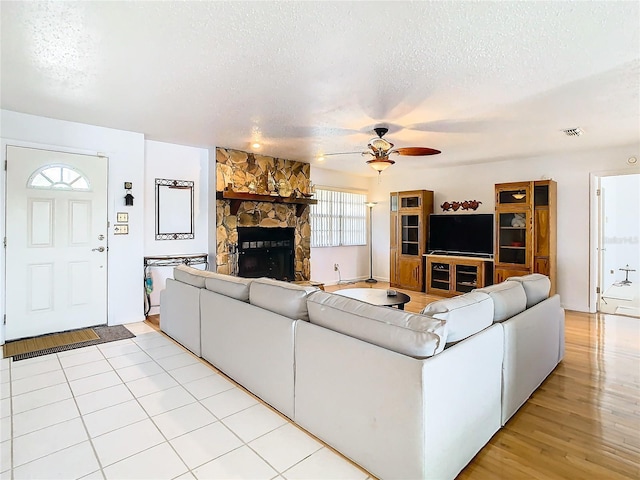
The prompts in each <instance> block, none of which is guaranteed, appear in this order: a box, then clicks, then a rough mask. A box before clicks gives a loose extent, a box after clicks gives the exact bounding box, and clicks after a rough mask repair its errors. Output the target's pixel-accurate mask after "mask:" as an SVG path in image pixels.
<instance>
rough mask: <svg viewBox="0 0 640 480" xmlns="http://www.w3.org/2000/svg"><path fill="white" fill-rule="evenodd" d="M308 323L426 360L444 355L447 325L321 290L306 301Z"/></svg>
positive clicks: (422, 316) (428, 318)
mask: <svg viewBox="0 0 640 480" xmlns="http://www.w3.org/2000/svg"><path fill="white" fill-rule="evenodd" d="M307 306H308V308H309V321H310V322H311V323H313V324H316V325H319V326H321V327H325V328H328V329H330V330H334V331H336V332H339V333H343V334H345V335H349V336H350V337H354V338H357V339H359V340H363V341H365V342H368V343H372V344H374V345H378V346H380V347H384V348H387V349H389V350H392V351H394V352H398V353H402V354H404V355H409V356H411V357H416V358H426V357H431V356H433V355H435V354H436V353H439V352H441V351H442V350H443V349H444V345H445V342H446V338H447V337H446V335H447V333H446V325H445V322H443V321H441V320H437V319H435V318H430V317H427V316H425V315H419V314H415V313H407V312H403V311H401V310H398V309H395V308H390V307H379V306H376V305H371V304H368V303H365V302H361V301H359V300H354V299H352V298H346V297H342V296H340V295H333V294H331V293H327V292H322V291H318V292H315V293H313V294H311V295H309V298H308V299H307Z"/></svg>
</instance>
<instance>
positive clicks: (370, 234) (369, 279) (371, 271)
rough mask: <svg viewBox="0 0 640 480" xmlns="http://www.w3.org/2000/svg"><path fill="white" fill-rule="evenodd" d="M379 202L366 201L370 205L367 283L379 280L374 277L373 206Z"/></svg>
mask: <svg viewBox="0 0 640 480" xmlns="http://www.w3.org/2000/svg"><path fill="white" fill-rule="evenodd" d="M377 204H378V203H377V202H367V203H365V205H366V206H367V207H369V278H367V279H366V280H365V282H367V283H378V281H377V280H376V279H375V278H373V207H375V206H376V205H377Z"/></svg>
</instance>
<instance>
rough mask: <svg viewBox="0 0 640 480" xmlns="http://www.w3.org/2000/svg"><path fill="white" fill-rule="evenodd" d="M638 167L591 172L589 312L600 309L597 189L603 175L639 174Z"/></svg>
mask: <svg viewBox="0 0 640 480" xmlns="http://www.w3.org/2000/svg"><path fill="white" fill-rule="evenodd" d="M638 173H640V171H638V170H637V169H632V170H629V169H624V170H603V171H598V172H591V173H590V174H589V313H596V312H597V311H598V293H597V288H598V286H599V284H600V279H601V278H602V275H601V272H600V271H599V268H600V267H599V262H600V256H599V253H600V248H602V247H601V245H600V241H601V235H600V202H599V200H598V195H597V190H598V188H600V179H601V178H602V177H614V176H615V177H617V176H622V175H637V174H638Z"/></svg>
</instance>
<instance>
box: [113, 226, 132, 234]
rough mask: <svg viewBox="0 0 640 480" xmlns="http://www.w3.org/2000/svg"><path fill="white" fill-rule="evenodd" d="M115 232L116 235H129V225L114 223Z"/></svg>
mask: <svg viewBox="0 0 640 480" xmlns="http://www.w3.org/2000/svg"><path fill="white" fill-rule="evenodd" d="M113 234H114V235H129V225H117V224H116V225H114V226H113Z"/></svg>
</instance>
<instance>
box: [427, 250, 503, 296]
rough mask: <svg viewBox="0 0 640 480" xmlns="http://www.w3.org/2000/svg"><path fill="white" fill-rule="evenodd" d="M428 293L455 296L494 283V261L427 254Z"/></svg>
mask: <svg viewBox="0 0 640 480" xmlns="http://www.w3.org/2000/svg"><path fill="white" fill-rule="evenodd" d="M426 258H427V267H426V269H427V290H426V291H427V293H430V294H432V295H441V296H444V297H453V296H456V295H461V294H463V293H467V292H470V291H471V290H473V289H475V288H482V287H486V286H487V285H490V284H491V283H492V281H491V280H492V269H493V262H492V261H491V260H488V259H485V258H477V257H462V256H454V255H426Z"/></svg>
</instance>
